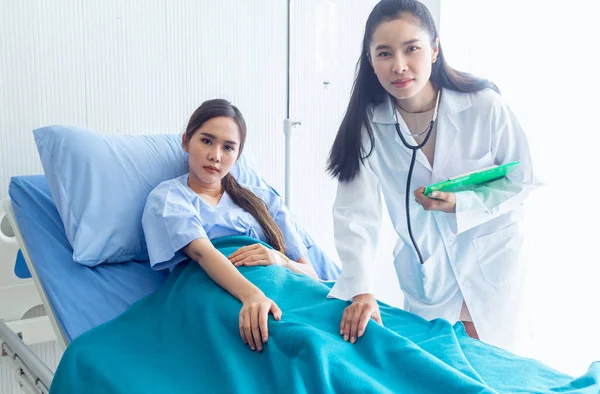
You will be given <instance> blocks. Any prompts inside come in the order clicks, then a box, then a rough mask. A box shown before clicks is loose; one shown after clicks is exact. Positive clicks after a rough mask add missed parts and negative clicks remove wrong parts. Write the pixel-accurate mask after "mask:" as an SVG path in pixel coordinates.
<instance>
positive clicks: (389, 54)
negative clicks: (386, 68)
mask: <svg viewBox="0 0 600 394" xmlns="http://www.w3.org/2000/svg"><path fill="white" fill-rule="evenodd" d="M391 55H392V54H391V53H390V52H388V51H383V52H379V53H378V54H377V57H386V56H391Z"/></svg>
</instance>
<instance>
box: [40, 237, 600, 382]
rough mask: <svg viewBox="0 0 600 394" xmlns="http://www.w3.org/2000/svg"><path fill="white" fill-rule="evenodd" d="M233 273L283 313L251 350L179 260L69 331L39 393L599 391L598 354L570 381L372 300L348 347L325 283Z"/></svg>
mask: <svg viewBox="0 0 600 394" xmlns="http://www.w3.org/2000/svg"><path fill="white" fill-rule="evenodd" d="M255 242H256V240H252V239H248V238H245V237H235V238H230V239H221V240H219V241H218V242H215V246H216V247H217V248H219V250H221V251H222V252H223V253H224V254H225V255H229V254H230V253H232V252H233V251H234V250H236V249H237V248H238V247H241V246H244V245H247V244H250V243H255ZM240 271H241V272H242V273H243V275H244V276H245V277H246V278H248V280H250V281H251V282H253V283H254V284H256V285H257V286H258V287H259V288H260V289H262V290H263V291H264V293H265V294H266V295H267V296H268V297H270V298H272V299H273V300H274V301H275V302H276V303H277V304H278V305H279V307H280V308H281V309H282V311H283V316H282V319H281V321H279V322H276V321H274V320H273V319H272V317H270V320H269V335H270V336H269V341H268V343H267V344H266V346H265V349H264V350H263V352H262V353H258V352H253V351H251V350H250V349H249V348H248V347H247V346H246V345H244V343H243V342H242V340H241V338H240V334H239V330H238V313H239V310H240V307H241V304H240V303H239V302H238V301H237V300H236V299H235V298H233V297H232V296H230V295H229V294H228V293H227V292H225V291H224V290H223V289H222V288H220V287H219V286H217V285H216V284H215V283H214V282H213V281H212V280H211V279H210V278H209V277H208V276H207V275H206V273H205V272H204V271H203V270H202V269H201V268H200V267H199V266H198V264H195V263H190V264H187V265H184V266H181V267H179V268H178V269H177V270H175V271H174V272H173V273H172V274H171V275H170V277H169V278H168V280H167V281H166V282H165V284H164V285H163V286H162V287H161V288H160V289H159V290H157V291H156V292H155V293H153V294H151V295H149V296H147V297H145V298H143V299H142V300H140V301H139V302H137V303H136V304H134V305H132V306H131V307H130V308H129V309H128V310H127V311H126V312H125V313H123V314H122V315H121V316H119V317H118V318H116V319H114V320H112V321H110V322H107V323H105V324H103V325H101V326H98V327H96V328H94V329H92V330H90V331H88V332H87V333H85V334H83V335H81V336H80V337H78V338H77V339H76V340H75V341H73V343H71V345H70V346H69V347H68V348H67V350H66V352H65V354H64V356H63V358H62V360H61V362H60V365H59V367H58V370H57V372H56V375H55V377H54V381H53V383H52V387H51V391H50V392H51V394H58V393H103V394H105V393H128V394H133V393H146V394H147V393H200V392H206V393H269V392H272V393H292V392H293V393H420V394H421V393H448V394H451V393H461V394H465V393H525V392H526V393H531V392H535V393H559V392H560V393H566V392H568V393H594V394H597V393H598V392H600V363H594V364H592V366H591V367H590V369H589V371H588V373H587V374H586V375H584V376H582V377H580V378H578V379H573V378H572V377H570V376H566V375H564V374H562V373H559V372H557V371H554V370H552V369H550V368H548V367H547V366H545V365H543V364H541V363H539V362H536V361H533V360H529V359H524V358H520V357H517V356H515V355H513V354H511V353H508V352H505V351H503V350H500V349H497V348H494V347H492V346H488V345H485V344H483V343H481V342H478V341H475V340H472V339H470V338H469V337H468V336H467V335H466V334H465V332H464V328H463V326H462V325H461V324H457V325H456V326H454V327H453V326H452V325H450V324H449V323H448V322H447V321H445V320H434V321H431V322H429V321H426V320H423V319H421V318H420V317H418V316H416V315H413V314H410V313H407V312H404V311H402V310H400V309H397V308H393V307H389V306H386V305H384V304H381V315H382V318H383V322H384V324H385V327H382V326H379V325H378V324H377V323H375V322H370V323H369V326H368V329H367V331H366V333H365V335H364V336H363V337H362V338H361V339H360V340H359V341H358V342H357V343H356V344H354V345H351V344H350V343H348V342H344V341H343V340H342V339H341V337H340V334H339V323H340V319H341V317H342V312H343V310H344V308H345V307H346V306H347V305H348V304H347V303H346V302H343V301H339V300H332V299H327V298H326V296H327V293H328V291H329V287H328V286H327V285H325V284H323V283H321V282H317V281H315V280H313V279H311V278H309V277H307V276H302V275H297V274H294V273H291V272H290V271H288V270H286V269H284V268H281V267H278V266H269V267H242V268H241V269H240ZM132 285H133V284H132Z"/></svg>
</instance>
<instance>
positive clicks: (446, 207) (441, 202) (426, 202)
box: [414, 186, 456, 213]
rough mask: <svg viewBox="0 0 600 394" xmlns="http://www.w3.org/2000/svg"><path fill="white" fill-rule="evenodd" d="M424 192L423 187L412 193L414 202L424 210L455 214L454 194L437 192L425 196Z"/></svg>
mask: <svg viewBox="0 0 600 394" xmlns="http://www.w3.org/2000/svg"><path fill="white" fill-rule="evenodd" d="M424 192H425V187H424V186H421V187H420V188H418V189H417V190H415V191H414V195H415V200H416V201H417V203H418V204H419V205H421V206H422V207H423V209H424V210H426V211H441V212H446V213H454V212H456V195H455V194H454V193H450V192H439V191H438V192H432V193H431V194H430V195H429V196H426V195H425V193H424Z"/></svg>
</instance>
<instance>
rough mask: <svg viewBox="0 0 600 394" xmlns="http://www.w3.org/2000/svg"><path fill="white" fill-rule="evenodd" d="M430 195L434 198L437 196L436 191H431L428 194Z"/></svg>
mask: <svg viewBox="0 0 600 394" xmlns="http://www.w3.org/2000/svg"><path fill="white" fill-rule="evenodd" d="M430 196H431V197H433V198H436V197H437V196H438V193H437V192H432V193H431V194H430Z"/></svg>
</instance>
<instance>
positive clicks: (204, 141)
mask: <svg viewBox="0 0 600 394" xmlns="http://www.w3.org/2000/svg"><path fill="white" fill-rule="evenodd" d="M201 141H202V143H203V144H207V145H211V144H212V141H211V140H209V139H208V138H202V140H201Z"/></svg>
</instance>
